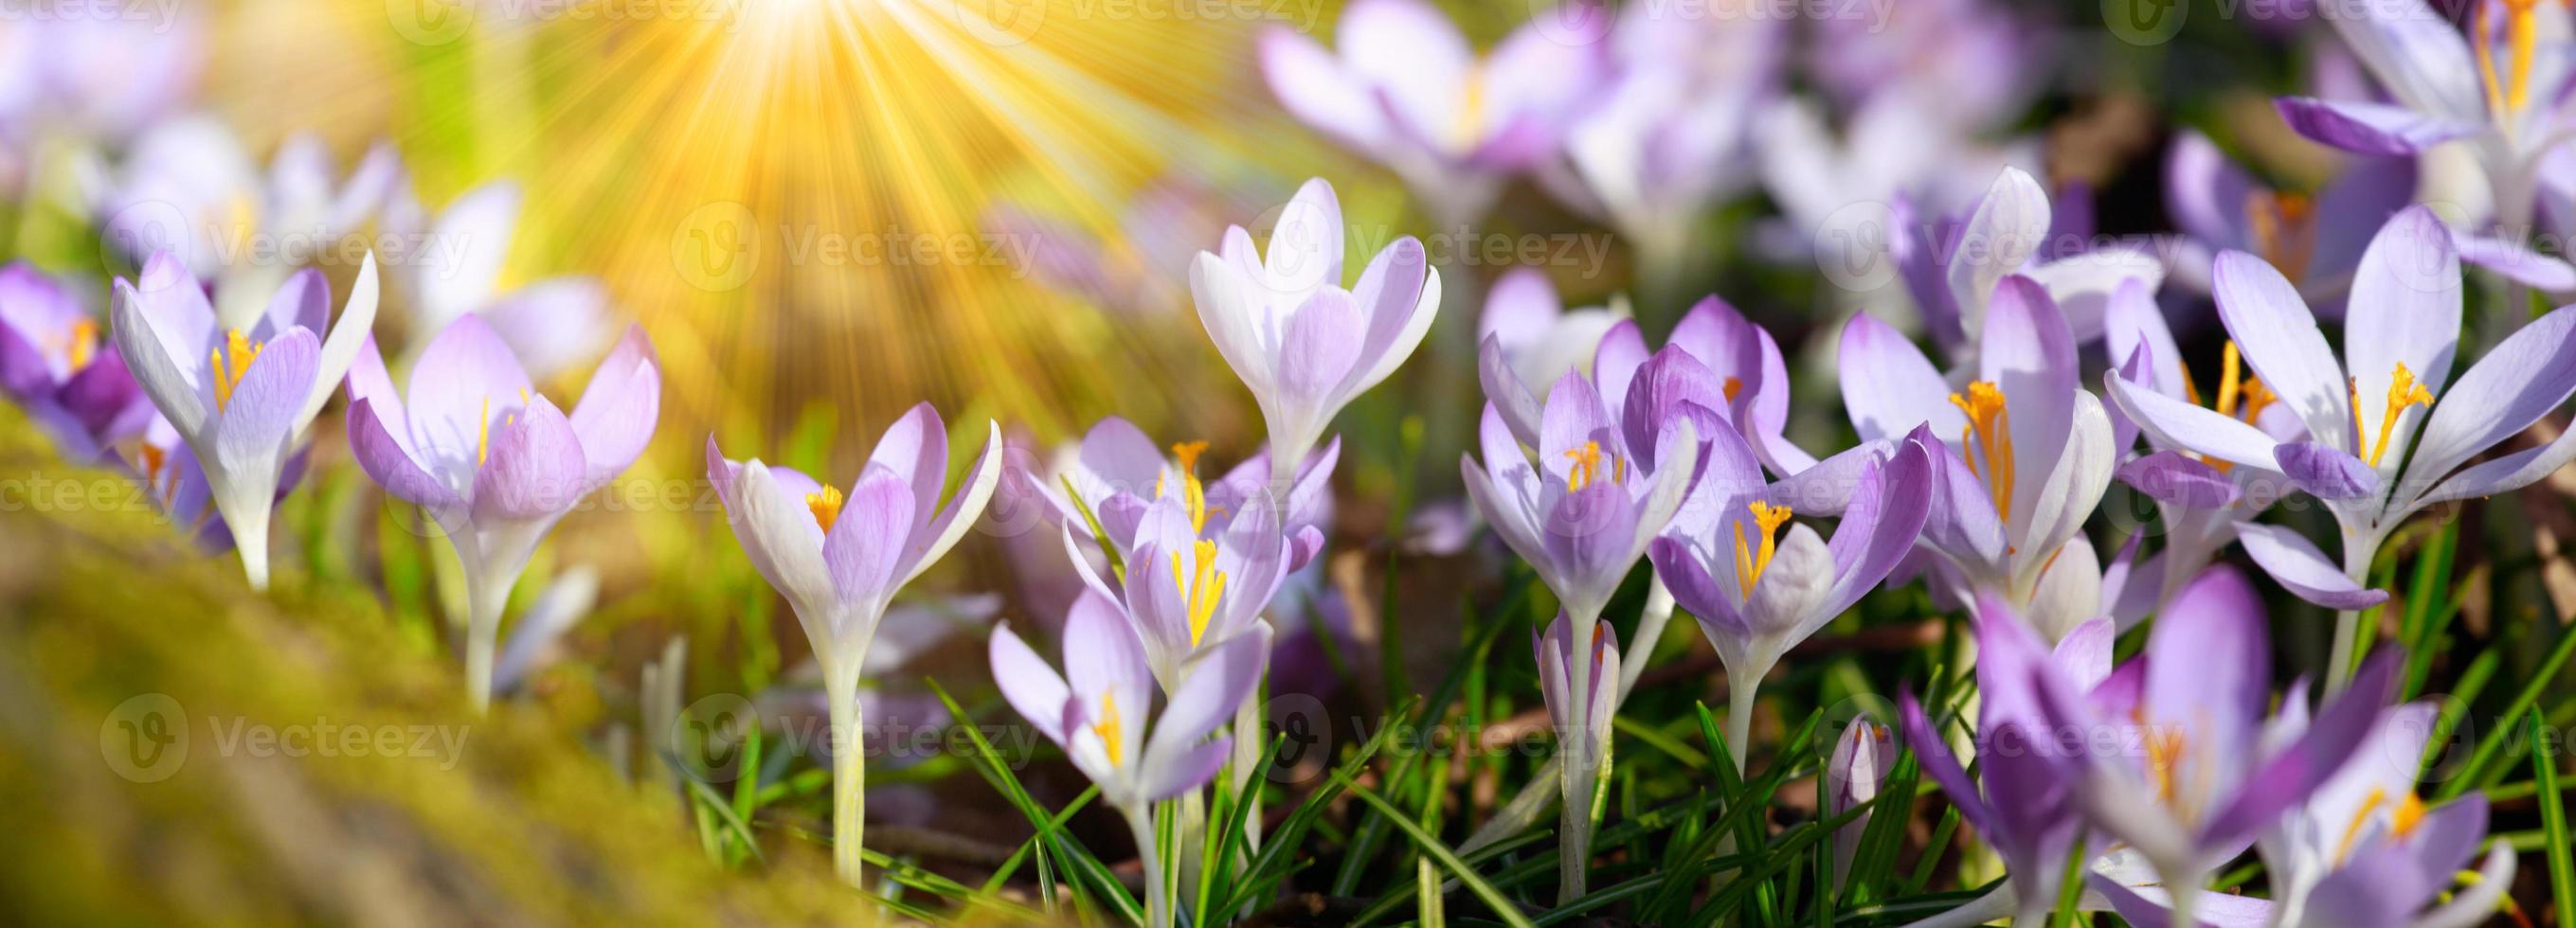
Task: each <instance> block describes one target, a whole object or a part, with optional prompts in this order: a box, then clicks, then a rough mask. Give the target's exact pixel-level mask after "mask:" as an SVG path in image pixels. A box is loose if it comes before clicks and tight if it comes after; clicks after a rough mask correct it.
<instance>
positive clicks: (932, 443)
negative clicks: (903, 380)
mask: <svg viewBox="0 0 2576 928" xmlns="http://www.w3.org/2000/svg"><path fill="white" fill-rule="evenodd" d="M867 466H868V468H869V469H879V468H882V469H884V470H885V471H886V472H888V473H891V474H893V475H894V476H895V477H896V478H897V479H899V480H901V481H903V483H904V484H905V485H907V486H909V487H911V490H912V497H913V499H912V506H911V507H910V509H908V510H907V511H908V512H910V513H911V514H912V515H911V518H910V519H907V520H906V521H904V522H903V523H901V524H900V525H898V526H897V528H898V529H899V530H900V531H901V532H902V533H903V534H905V535H910V534H911V533H912V532H914V531H916V530H917V529H918V526H919V525H920V524H921V523H923V522H928V521H930V514H931V513H932V512H933V511H935V510H937V509H938V507H939V491H940V489H941V487H942V485H944V484H946V483H947V482H948V427H947V425H946V424H945V423H942V422H941V421H940V419H939V410H937V409H934V408H932V407H931V405H930V404H929V403H915V404H913V407H912V408H911V409H908V410H905V411H904V414H903V415H902V416H901V417H900V418H897V419H895V420H894V423H893V424H891V425H888V426H886V430H885V432H884V433H882V434H880V435H878V436H877V443H876V446H875V447H873V448H870V449H869V450H868V464H867Z"/></svg>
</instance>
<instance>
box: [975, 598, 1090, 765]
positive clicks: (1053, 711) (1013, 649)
mask: <svg viewBox="0 0 2576 928" xmlns="http://www.w3.org/2000/svg"><path fill="white" fill-rule="evenodd" d="M987 651H988V652H989V653H990V654H991V661H992V664H993V684H994V685H995V686H998V687H1000V688H1001V690H1002V699H1003V700H1005V701H1007V702H1009V703H1010V704H1011V708H1012V709H1013V710H1016V711H1018V712H1019V713H1020V717H1021V718H1024V719H1027V720H1028V721H1029V725H1030V726H1031V727H1033V728H1036V729H1037V730H1038V733H1039V734H1042V735H1045V736H1047V740H1049V741H1053V742H1055V743H1056V744H1058V745H1062V744H1064V743H1065V738H1064V734H1065V733H1064V706H1065V703H1067V702H1069V701H1071V699H1072V698H1073V691H1072V690H1071V689H1070V688H1068V687H1066V686H1065V683H1064V677H1062V676H1059V675H1057V674H1056V672H1055V668H1054V667H1050V666H1047V662H1046V660H1045V659H1043V658H1040V657H1038V654H1037V652H1036V651H1034V650H1031V649H1030V648H1029V645H1028V642H1025V641H1021V640H1020V636H1019V635H1018V634H1016V633H1014V632H1012V631H1011V627H1010V625H1009V624H1008V623H1004V624H1001V625H996V626H994V627H993V639H992V643H991V644H990V645H989V646H988V647H987Z"/></svg>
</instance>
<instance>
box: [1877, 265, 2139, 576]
mask: <svg viewBox="0 0 2576 928" xmlns="http://www.w3.org/2000/svg"><path fill="white" fill-rule="evenodd" d="M1979 339H1980V341H1981V347H1980V349H1979V351H1978V352H1977V365H1978V366H1977V373H1976V379H1975V380H1974V381H1972V382H1970V383H1969V384H1967V386H1966V388H1965V389H1956V390H1954V389H1953V388H1952V387H1951V385H1950V383H1949V381H1947V380H1945V379H1944V378H1943V377H1942V375H1941V373H1940V371H1939V370H1938V369H1936V368H1934V367H1933V366H1932V362H1931V361H1930V360H1929V359H1927V358H1925V357H1924V356H1923V353H1922V351H1920V350H1919V349H1917V348H1915V347H1914V345H1913V343H1911V342H1908V341H1906V340H1905V338H1904V336H1902V335H1899V334H1897V332H1896V330H1894V329H1892V328H1890V327H1888V325H1887V324H1886V323H1883V322H1879V321H1878V320H1876V319H1873V318H1871V317H1869V316H1866V315H1862V316H1855V317H1853V318H1852V321H1851V322H1850V324H1849V325H1847V326H1845V327H1844V329H1843V337H1842V351H1841V360H1840V362H1839V363H1840V369H1841V372H1842V373H1841V376H1842V385H1843V406H1844V408H1845V409H1847V410H1849V412H1850V414H1851V419H1852V424H1853V426H1854V427H1855V428H1856V429H1857V430H1858V431H1859V432H1860V437H1861V438H1862V440H1864V441H1895V440H1899V439H1902V438H1903V437H1905V436H1906V435H1907V434H1908V433H1910V432H1912V431H1913V430H1915V429H1916V428H1918V427H1923V426H1927V425H1928V426H1929V427H1930V428H1931V435H1932V436H1933V437H1935V438H1937V439H1938V440H1940V441H1942V442H1945V443H1947V451H1946V453H1939V454H1934V455H1932V458H1933V463H1934V464H1935V465H1936V470H1935V471H1934V473H1933V475H1932V480H1931V484H1932V491H1931V496H1932V515H1931V517H1930V519H1929V520H1928V521H1927V522H1926V523H1925V525H1924V532H1923V543H1924V544H1925V545H1926V546H1928V547H1930V548H1931V549H1932V550H1933V551H1934V552H1936V553H1938V554H1939V555H1940V556H1941V557H1942V563H1943V564H1944V565H1946V568H1945V573H1944V576H1943V585H1944V586H1945V587H1946V588H1947V589H1946V591H1945V594H1946V595H1950V596H1953V597H1955V598H1956V599H1957V600H1958V601H1960V602H1973V601H1974V600H1975V598H1976V592H1977V591H1994V592H1998V593H2001V594H2003V596H2004V598H2005V600H2006V601H2007V602H2010V603H2012V604H2014V605H2015V607H2016V608H2020V607H2025V606H2027V605H2029V604H2030V603H2031V602H2032V600H2033V597H2034V596H2035V595H2036V594H2037V593H2038V591H2039V589H2040V586H2041V584H2042V581H2043V580H2044V579H2045V577H2046V574H2048V573H2049V565H2050V564H2051V563H2053V562H2054V561H2055V560H2056V558H2057V554H2058V552H2059V550H2060V549H2062V548H2064V547H2065V546H2066V544H2067V543H2068V542H2069V541H2071V540H2072V539H2074V538H2075V537H2077V535H2078V534H2079V533H2080V532H2081V531H2082V529H2083V527H2084V520H2085V518H2086V517H2087V516H2090V515H2091V514H2092V512H2093V506H2094V504H2095V503H2097V502H2100V501H2101V498H2102V493H2103V491H2104V490H2105V489H2106V488H2108V486H2109V484H2110V480H2111V472H2112V468H2113V466H2114V465H2116V464H2117V463H2118V456H2117V454H2116V449H2115V448H2114V447H2113V446H2112V440H2111V421H2110V418H2109V417H2108V416H2107V415H2105V414H2104V413H2103V410H2102V404H2101V401H2099V400H2097V399H2095V398H2094V397H2093V394H2091V393H2087V392H2085V391H2084V390H2083V389H2082V388H2081V387H2079V386H2077V381H2076V376H2077V374H2076V367H2077V360H2076V354H2075V338H2074V334H2073V333H2072V332H2071V331H2070V330H2069V329H2068V328H2067V324H2066V318H2065V316H2063V315H2061V314H2060V313H2059V312H2058V310H2057V305H2056V304H2055V302H2053V301H2051V300H2050V299H2049V297H2048V293H2047V292H2046V291H2045V290H2044V289H2042V288H2041V286H2040V285H2039V283H2038V282H2036V281H2033V280H2031V279H2030V278H2027V277H2023V276H2020V275H2017V274H2016V275H2011V276H2007V277H2004V278H2002V279H2001V280H1999V281H1997V282H1996V285H1995V289H1994V298H1993V300H1992V301H1991V306H1990V307H1989V309H1988V310H1987V313H1986V317H1985V320H1984V326H1983V327H1982V331H1981V332H1980V333H1979Z"/></svg>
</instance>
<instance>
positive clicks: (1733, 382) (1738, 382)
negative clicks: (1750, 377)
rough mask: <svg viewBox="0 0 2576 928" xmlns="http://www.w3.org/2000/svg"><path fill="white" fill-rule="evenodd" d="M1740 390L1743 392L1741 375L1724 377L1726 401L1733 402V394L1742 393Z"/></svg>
mask: <svg viewBox="0 0 2576 928" xmlns="http://www.w3.org/2000/svg"><path fill="white" fill-rule="evenodd" d="M1742 392H1744V378H1741V377H1729V378H1726V401H1727V402H1729V403H1732V402H1735V395H1736V394H1738V393H1742Z"/></svg>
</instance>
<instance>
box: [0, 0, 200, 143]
mask: <svg viewBox="0 0 2576 928" xmlns="http://www.w3.org/2000/svg"><path fill="white" fill-rule="evenodd" d="M108 12H110V13H112V14H113V15H101V14H99V13H91V14H88V15H82V14H79V13H69V12H68V11H65V13H66V15H44V16H19V17H16V18H13V19H12V20H10V23H9V28H8V29H6V30H0V147H8V148H19V149H21V151H23V150H24V148H25V146H26V145H27V144H28V143H30V142H33V141H35V140H36V138H37V137H38V136H40V135H42V134H44V133H49V132H61V133H67V134H69V135H71V136H73V137H76V138H81V139H91V140H97V141H102V142H107V143H110V144H119V145H121V144H123V143H124V142H125V140H127V139H129V138H132V137H133V136H134V134H135V133H137V132H140V131H142V130H143V129H144V128H145V127H147V126H150V125H152V124H153V123H155V122H156V121H159V120H161V119H164V118H167V117H168V116H169V115H170V114H172V113H173V112H176V111H177V110H178V109H179V108H180V107H182V106H185V105H186V104H187V101H188V99H189V98H190V97H192V96H194V95H195V93H196V90H197V83H198V78H199V76H200V72H201V71H202V70H203V69H204V67H205V63H206V52H207V45H208V44H209V43H208V42H207V41H206V34H207V29H206V22H207V20H208V17H207V16H205V15H202V14H201V11H198V10H196V9H194V8H187V7H172V8H167V9H163V10H159V11H157V12H156V14H155V15H151V16H128V15H123V14H124V13H126V12H128V11H125V10H116V11H108Z"/></svg>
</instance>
